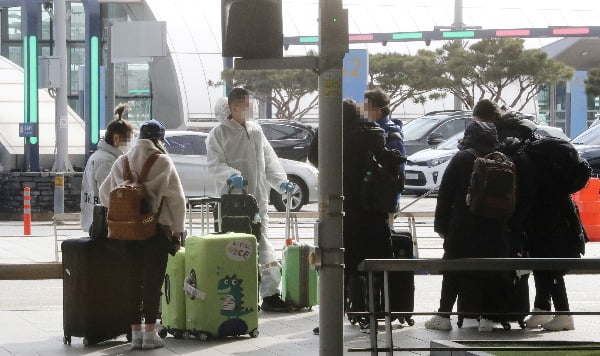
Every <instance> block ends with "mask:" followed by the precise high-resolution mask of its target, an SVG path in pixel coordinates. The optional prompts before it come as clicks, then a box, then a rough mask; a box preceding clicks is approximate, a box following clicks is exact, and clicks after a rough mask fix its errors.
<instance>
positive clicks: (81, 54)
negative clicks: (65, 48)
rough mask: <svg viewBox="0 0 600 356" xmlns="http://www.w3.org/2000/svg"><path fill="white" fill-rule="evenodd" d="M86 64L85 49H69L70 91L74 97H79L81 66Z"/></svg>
mask: <svg viewBox="0 0 600 356" xmlns="http://www.w3.org/2000/svg"><path fill="white" fill-rule="evenodd" d="M84 62H85V48H83V47H71V48H69V64H70V66H69V79H68V81H69V91H70V92H71V94H72V95H77V93H78V91H79V66H81V65H83V64H84Z"/></svg>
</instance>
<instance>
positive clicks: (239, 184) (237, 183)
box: [229, 173, 244, 189]
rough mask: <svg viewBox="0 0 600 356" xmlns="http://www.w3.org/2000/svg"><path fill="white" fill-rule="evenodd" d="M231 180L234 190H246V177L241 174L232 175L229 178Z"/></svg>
mask: <svg viewBox="0 0 600 356" xmlns="http://www.w3.org/2000/svg"><path fill="white" fill-rule="evenodd" d="M229 180H230V181H231V185H232V186H233V188H236V189H242V188H244V177H242V176H241V175H240V174H237V173H236V174H232V175H231V177H229Z"/></svg>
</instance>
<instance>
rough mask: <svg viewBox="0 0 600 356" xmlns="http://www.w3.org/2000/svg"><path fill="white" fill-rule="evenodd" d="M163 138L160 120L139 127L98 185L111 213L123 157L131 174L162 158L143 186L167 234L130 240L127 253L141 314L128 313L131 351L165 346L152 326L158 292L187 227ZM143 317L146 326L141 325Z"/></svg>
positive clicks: (121, 173) (180, 197)
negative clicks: (131, 142)
mask: <svg viewBox="0 0 600 356" xmlns="http://www.w3.org/2000/svg"><path fill="white" fill-rule="evenodd" d="M164 137H165V128H164V127H163V125H162V124H161V123H160V122H158V121H156V120H150V121H147V122H145V123H144V124H142V126H141V127H140V135H139V138H138V140H137V142H136V144H135V146H133V148H132V149H131V150H130V151H129V152H127V153H126V154H125V155H123V156H121V157H119V158H118V159H117V161H116V162H115V164H114V165H113V167H112V170H111V172H110V175H109V176H108V177H107V178H106V180H105V181H104V183H102V186H101V187H100V200H101V202H102V205H104V206H106V207H107V208H108V209H110V201H109V200H110V199H109V196H110V192H111V191H112V190H113V189H114V188H115V187H117V186H118V185H119V184H121V183H123V181H124V178H123V158H124V156H127V158H128V160H129V166H130V168H131V170H132V171H136V172H141V170H142V167H143V166H144V163H145V162H146V160H147V159H148V157H150V156H151V155H153V154H155V153H159V154H160V155H159V157H158V159H157V160H156V162H154V164H153V165H152V168H150V170H149V172H148V175H147V177H146V180H145V181H144V182H143V183H144V186H145V188H146V191H147V193H148V195H149V196H150V199H151V201H152V209H153V211H155V212H156V211H158V208H159V205H160V203H161V200H162V199H164V201H163V203H162V204H163V205H162V209H161V211H160V215H159V217H158V222H159V224H161V225H163V227H164V229H162V230H164V231H168V230H169V229H170V231H169V232H167V233H164V234H163V233H158V231H157V234H156V235H155V236H153V237H151V238H149V239H147V240H143V241H128V252H129V254H130V255H131V258H132V259H133V264H134V268H133V274H134V286H132V288H134V289H135V293H134V298H136V302H137V301H139V302H140V303H139V304H141V305H142V313H141V314H140V311H139V310H133V311H132V315H131V330H132V341H131V348H132V349H139V348H142V349H154V348H159V347H162V346H164V344H163V342H162V340H161V339H160V338H159V337H158V335H157V334H156V325H155V324H156V318H157V315H158V307H159V304H160V293H161V291H160V289H161V286H162V282H163V278H164V275H165V270H166V266H167V254H168V253H169V252H171V253H174V252H175V251H176V250H177V249H179V245H180V244H181V240H180V238H181V236H182V235H183V232H184V227H185V195H184V193H183V188H182V186H181V182H180V180H179V176H178V175H177V171H176V170H175V165H174V164H173V161H172V160H171V158H170V157H169V156H168V155H167V154H165V153H166V150H165V148H164V146H163V141H164ZM139 304H138V305H139ZM142 317H143V319H144V322H145V324H144V325H142V323H141V320H142Z"/></svg>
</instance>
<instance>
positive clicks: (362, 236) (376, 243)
mask: <svg viewBox="0 0 600 356" xmlns="http://www.w3.org/2000/svg"><path fill="white" fill-rule="evenodd" d="M343 137H344V141H343V193H344V214H345V215H344V219H343V239H344V264H345V269H344V277H345V284H346V295H345V303H346V305H345V307H346V311H366V310H367V305H366V289H365V287H366V286H365V285H364V284H363V278H362V273H360V272H358V271H357V269H356V268H357V266H358V264H359V263H360V262H362V261H363V260H364V259H367V258H393V252H392V247H391V242H390V228H389V226H388V213H387V212H383V211H382V212H379V211H370V210H366V209H364V207H363V205H362V201H361V185H362V182H363V179H364V177H365V173H366V170H367V158H368V157H370V153H369V152H378V151H380V150H382V149H383V148H384V147H385V131H384V130H383V129H382V128H381V127H379V125H378V124H377V123H370V122H367V121H366V120H363V119H362V118H361V117H360V115H359V111H358V108H357V106H356V103H355V102H354V101H353V100H350V99H346V100H345V101H344V102H343ZM318 140H319V138H318V134H316V135H315V137H314V138H313V141H312V142H311V146H310V151H309V155H308V158H309V161H310V162H311V163H312V164H314V165H315V166H318V163H319V162H318ZM395 278H396V275H395V274H394V273H390V295H391V302H392V303H393V301H394V300H397V299H398V298H395V297H394V296H395V295H396V293H400V291H401V289H402V288H414V285H411V286H402V285H397V283H394V280H395ZM376 292H377V291H376ZM379 292H381V291H379ZM393 307H394V306H393ZM367 320H368V318H363V320H361V321H360V323H361V324H362V325H361V327H363V328H365V327H367V326H368V325H367V323H368V321H367ZM315 332H318V331H317V330H316V329H315Z"/></svg>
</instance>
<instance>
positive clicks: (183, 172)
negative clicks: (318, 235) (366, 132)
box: [165, 131, 319, 211]
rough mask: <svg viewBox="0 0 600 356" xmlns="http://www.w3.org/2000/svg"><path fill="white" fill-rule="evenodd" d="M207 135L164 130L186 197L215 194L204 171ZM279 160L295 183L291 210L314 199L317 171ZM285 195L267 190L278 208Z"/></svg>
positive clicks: (214, 189)
mask: <svg viewBox="0 0 600 356" xmlns="http://www.w3.org/2000/svg"><path fill="white" fill-rule="evenodd" d="M207 137H208V134H206V133H202V132H194V131H167V132H166V134H165V146H166V148H167V151H168V152H169V156H171V159H172V160H173V162H174V163H175V168H176V169H177V173H178V174H179V179H181V184H182V185H183V190H184V192H185V195H186V196H208V197H216V196H218V194H217V191H216V182H215V181H214V179H213V177H211V176H210V174H209V173H208V165H207V162H206V138H207ZM279 161H280V162H281V165H282V166H283V169H284V170H285V172H286V173H287V175H288V179H289V180H290V181H291V182H293V183H295V184H296V189H295V190H294V192H293V193H292V211H299V210H300V209H301V208H302V206H304V204H307V203H312V202H316V201H317V200H318V185H319V184H318V175H319V172H318V170H317V169H316V168H315V167H313V166H311V165H310V164H308V163H303V162H298V161H292V160H288V159H283V158H280V159H279ZM286 200H287V197H286V196H285V195H281V194H279V193H277V192H276V191H275V190H271V196H270V201H271V204H273V205H274V206H275V208H276V209H277V210H278V211H285V201H286Z"/></svg>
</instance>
